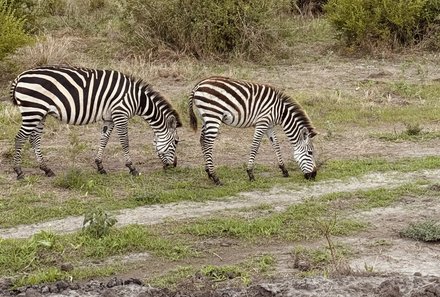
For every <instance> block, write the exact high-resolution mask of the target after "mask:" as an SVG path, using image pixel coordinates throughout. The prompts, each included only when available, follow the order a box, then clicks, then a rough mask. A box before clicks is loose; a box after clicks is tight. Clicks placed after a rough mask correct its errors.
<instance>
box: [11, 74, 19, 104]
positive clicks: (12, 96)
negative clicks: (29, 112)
mask: <svg viewBox="0 0 440 297" xmlns="http://www.w3.org/2000/svg"><path fill="white" fill-rule="evenodd" d="M17 83H18V77H17V78H16V79H14V81H13V82H12V84H11V88H10V89H9V94H10V95H11V99H12V103H13V104H14V105H19V104H18V101H17V98H16V97H15V88H16V87H17Z"/></svg>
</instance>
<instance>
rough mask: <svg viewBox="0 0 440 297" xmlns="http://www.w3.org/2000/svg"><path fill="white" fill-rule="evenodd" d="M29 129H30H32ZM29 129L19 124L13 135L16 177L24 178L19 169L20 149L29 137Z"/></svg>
mask: <svg viewBox="0 0 440 297" xmlns="http://www.w3.org/2000/svg"><path fill="white" fill-rule="evenodd" d="M30 131H32V129H31V130H30ZM30 131H29V130H27V129H25V127H24V126H21V128H20V130H19V131H18V133H17V135H16V136H15V154H14V171H15V173H16V174H17V179H23V178H24V173H23V171H22V170H21V150H22V149H23V145H24V143H25V142H26V140H27V139H28V138H29V134H30V133H31V132H30Z"/></svg>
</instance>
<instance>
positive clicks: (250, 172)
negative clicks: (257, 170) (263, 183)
mask: <svg viewBox="0 0 440 297" xmlns="http://www.w3.org/2000/svg"><path fill="white" fill-rule="evenodd" d="M246 171H247V174H248V176H249V180H250V181H251V182H252V181H255V176H254V171H253V170H251V169H248V170H246Z"/></svg>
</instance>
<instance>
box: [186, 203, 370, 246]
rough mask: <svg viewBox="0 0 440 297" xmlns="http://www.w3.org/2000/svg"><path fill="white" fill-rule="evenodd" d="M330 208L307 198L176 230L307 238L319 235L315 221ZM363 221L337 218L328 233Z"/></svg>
mask: <svg viewBox="0 0 440 297" xmlns="http://www.w3.org/2000/svg"><path fill="white" fill-rule="evenodd" d="M329 211H331V209H329V208H328V207H327V205H326V204H325V203H322V202H316V201H312V200H308V201H306V202H303V203H299V204H296V205H292V206H290V207H288V208H287V210H286V211H284V212H281V213H275V214H272V215H269V216H264V217H259V218H252V219H243V218H239V217H217V218H210V219H199V220H196V221H195V222H192V223H187V224H184V225H183V226H181V227H180V228H178V229H179V232H182V233H188V234H192V235H195V236H207V237H221V236H228V237H234V238H240V239H250V240H254V239H256V238H279V239H285V240H309V239H313V238H318V237H319V236H320V229H319V226H318V225H317V220H318V219H319V218H324V217H326V216H327V214H328V213H329ZM365 226H366V225H365V224H364V223H362V222H359V221H355V220H351V219H340V220H338V221H337V222H336V223H335V227H334V228H333V229H332V232H331V235H348V234H351V233H352V232H355V231H358V230H361V229H363V228H364V227H365Z"/></svg>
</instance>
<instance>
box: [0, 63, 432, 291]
mask: <svg viewBox="0 0 440 297" xmlns="http://www.w3.org/2000/svg"><path fill="white" fill-rule="evenodd" d="M435 60H436V57H435V56H434V57H433V56H430V57H427V58H423V57H422V58H420V59H418V60H417V61H415V62H414V60H413V58H411V59H410V60H406V58H405V57H399V59H396V60H392V59H391V60H383V59H377V60H369V59H366V60H352V59H347V60H343V59H339V60H337V61H335V60H333V59H329V61H327V62H323V63H300V64H297V65H286V66H277V67H270V68H265V67H261V68H255V69H252V73H251V74H250V75H249V76H250V78H252V79H254V80H256V81H261V82H267V83H271V84H273V85H278V86H281V87H283V88H286V89H287V90H288V91H289V92H294V91H297V90H299V91H301V90H308V91H310V90H316V92H319V91H321V90H323V89H327V90H335V91H337V90H338V89H345V90H353V92H356V88H357V87H358V84H359V83H360V82H362V81H365V80H368V79H374V80H378V81H397V80H402V79H403V80H406V81H414V82H417V83H424V82H430V81H433V80H438V79H439V78H440V75H439V74H438V71H437V69H438V65H437V64H438V63H435V62H433V61H435ZM321 62H322V61H321ZM420 69H422V75H421V74H420V71H421V70H420ZM194 83H195V80H194V81H193V80H189V79H185V78H181V77H179V79H178V80H176V79H175V78H172V77H161V78H157V79H155V80H154V85H155V87H156V88H157V89H158V90H161V92H162V93H164V94H165V95H166V96H167V97H170V98H180V97H181V96H182V94H187V93H188V92H189V90H190V89H191V87H192V86H193V85H194ZM184 116H185V115H182V117H184ZM436 124H437V123H427V127H431V128H433V129H435V126H436ZM396 127H397V128H399V124H398V123H396V125H393V126H389V127H383V129H384V131H392V130H393V129H396ZM400 128H401V127H400ZM60 129H64V128H60ZM318 130H319V127H318ZM79 131H81V140H83V141H84V142H85V143H86V144H87V145H88V147H90V148H94V147H95V144H97V142H98V137H99V136H98V135H99V127H98V125H95V126H91V127H89V128H85V129H83V130H79ZM59 132H60V131H57V132H56V133H53V134H52V135H51V136H50V138H51V141H50V144H48V143H46V144H44V139H43V147H45V151H46V152H48V155H47V157H48V159H49V160H51V164H53V165H52V167H53V168H54V170H55V171H56V172H58V171H63V170H66V166H65V164H66V163H65V162H66V160H62V159H60V156H59V153H58V152H57V149H61V148H62V147H63V146H64V145H65V143H66V133H59ZM321 132H322V134H325V133H326V131H323V129H321ZM371 132H372V131H371V130H369V129H368V128H356V127H347V129H345V130H344V131H343V132H342V133H340V135H338V136H337V137H333V138H329V139H324V137H318V139H317V141H316V147H317V148H318V150H319V153H320V155H319V156H320V158H321V159H323V160H325V159H329V158H333V159H345V158H356V157H359V158H368V157H372V156H374V157H377V156H380V157H384V158H388V159H390V160H392V159H396V158H402V157H417V156H429V155H436V154H438V147H439V145H440V140H438V139H433V140H429V141H424V142H423V143H416V142H400V143H392V142H385V141H380V140H378V139H373V138H371V137H369V134H370V133H371ZM238 136H240V137H241V138H242V139H244V140H243V141H242V142H241V143H239V144H237V143H236V142H235V139H236V138H237V137H238ZM46 137H47V136H46ZM180 137H181V139H183V140H184V141H183V142H182V143H181V145H180V146H179V152H178V153H179V166H194V167H195V166H197V167H202V166H203V159H202V155H201V152H200V149H199V146H198V134H194V132H192V131H190V130H189V129H187V128H183V129H181V131H180ZM115 138H116V137H113V138H112V140H111V142H110V143H109V150H108V151H107V153H108V155H107V156H106V159H105V166H106V167H107V169H109V170H110V171H118V170H125V169H124V168H123V161H122V160H123V158H122V154H121V152H120V149H119V144H118V143H117V140H116V139H115ZM251 139H252V130H245V131H242V130H238V129H228V128H222V133H221V136H220V138H219V139H218V141H217V143H216V146H215V155H214V156H215V159H216V160H218V161H217V164H218V165H220V164H221V165H231V164H234V165H236V164H242V163H245V162H246V161H247V154H248V150H249V147H250V143H251ZM280 139H281V146H282V150H283V155H284V156H285V158H286V159H287V156H289V157H290V156H291V148H290V147H289V144H288V143H287V142H286V140H285V139H284V140H283V138H282V137H280ZM146 140H147V142H148V141H152V135H151V131H149V130H148V128H146V129H145V131H144V132H140V131H134V130H133V131H132V130H131V131H130V141H131V147H132V148H133V150H132V152H133V156H132V157H133V159H134V160H136V161H137V163H136V164H137V166H138V167H139V169H140V170H141V171H143V172H148V171H154V170H160V167H161V165H160V162H159V160H158V159H157V158H156V157H155V156H154V155H153V154H151V155H147V156H146V155H145V147H144V146H145V141H146ZM10 145H11V142H6V141H3V142H2V143H1V146H0V155H1V156H2V157H1V159H0V166H1V168H2V170H3V171H5V172H6V173H7V174H8V177H10V181H11V182H14V180H15V176H14V175H13V173H12V170H11V169H10V168H11V166H10V158H8V157H5V156H7V155H8V152H9V151H10V147H9V146H10ZM112 148H113V149H112ZM136 148H137V149H136ZM91 151H92V149H90V150H86V151H85V152H81V153H80V154H79V155H78V156H77V163H78V164H79V165H81V166H86V167H87V166H92V163H93V153H92V152H91ZM54 160H56V161H54ZM141 160H142V161H141ZM63 161H64V163H63ZM257 163H261V164H267V165H273V166H276V159H275V156H274V154H273V152H272V148H271V147H270V145H269V144H268V143H267V142H265V143H263V145H262V147H261V149H260V152H259V155H258V157H257ZM36 172H37V169H35V168H33V169H29V168H26V169H25V173H26V174H36ZM439 176H440V169H439V170H426V171H419V172H410V173H401V172H388V173H373V174H368V175H365V176H363V177H360V178H352V179H349V180H344V181H341V180H331V181H325V182H320V181H319V179H318V181H317V182H314V183H312V184H309V185H307V186H305V187H303V188H300V189H283V188H280V187H277V186H276V185H275V186H274V188H273V189H272V190H271V191H269V192H250V193H241V194H240V195H239V197H234V198H230V199H228V200H225V201H213V202H206V203H189V202H183V203H176V204H170V205H153V206H146V207H139V208H136V209H130V210H121V211H119V212H118V214H117V217H116V218H117V220H118V224H119V226H122V225H125V224H133V223H137V224H148V225H153V224H159V223H162V222H164V221H169V220H186V219H190V218H195V217H203V216H209V215H213V214H222V213H228V212H231V211H237V210H238V209H241V208H243V207H252V206H258V205H261V204H262V203H265V204H270V205H273V206H274V207H275V209H276V210H278V211H281V210H283V209H285V208H286V207H287V206H289V205H292V204H295V203H298V202H301V201H303V200H304V199H306V198H313V197H319V196H320V195H324V194H328V193H332V192H341V191H347V192H349V191H356V190H360V189H372V188H393V187H397V186H399V185H402V184H405V183H408V182H411V181H414V180H416V179H425V180H429V181H431V182H432V183H435V182H437V180H439ZM439 213H440V202H439V199H438V197H404V199H401V200H400V202H398V203H395V204H393V205H392V206H390V207H385V208H375V209H373V210H371V211H365V212H360V213H358V214H356V215H355V216H356V217H358V218H361V219H362V220H365V221H367V222H370V223H371V225H370V227H369V228H368V230H366V231H364V232H362V233H361V234H357V235H355V236H348V237H341V238H337V239H336V240H337V241H338V242H341V243H343V244H346V245H348V246H349V247H351V249H352V250H354V251H356V253H355V254H354V255H351V256H350V257H349V260H348V263H347V265H348V267H350V269H349V273H346V274H344V273H342V274H340V275H332V276H331V277H305V278H298V277H297V275H298V268H295V267H294V265H293V258H292V253H291V251H292V250H293V249H294V248H295V246H296V245H299V244H301V245H306V246H307V245H309V246H311V247H312V246H314V247H316V246H324V245H325V243H324V242H319V241H317V242H313V243H310V242H309V243H297V244H296V245H293V244H286V243H277V242H260V243H257V244H255V245H249V246H244V247H243V246H236V245H235V244H234V242H233V240H227V239H213V240H212V241H208V240H207V241H206V242H205V243H203V244H204V248H205V249H206V250H207V251H209V252H207V254H210V255H211V256H204V257H202V258H197V259H192V260H185V261H180V262H178V263H176V262H173V263H168V262H167V261H162V260H157V259H154V258H153V257H150V256H149V255H148V254H141V255H129V256H127V257H126V261H127V262H128V263H129V262H133V261H138V262H141V263H143V264H142V265H141V267H140V268H138V269H137V270H136V271H132V272H130V273H124V274H121V275H117V276H114V277H111V278H99V279H95V280H90V281H87V282H83V283H67V282H58V283H55V284H46V285H40V286H33V287H28V288H21V289H18V290H16V291H10V290H8V287H9V284H8V279H3V280H2V281H1V282H0V296H9V295H17V294H18V295H19V296H41V295H44V296H70V297H73V296H90V297H91V296H133V297H141V296H142V297H143V296H152V297H153V296H154V297H156V296H176V297H177V296H237V297H238V296H240V297H241V296H353V297H355V296H390V297H391V296H412V297H416V296H417V297H418V296H440V245H439V244H438V243H431V244H429V243H423V242H416V241H412V240H408V239H403V238H400V237H399V235H398V231H399V230H401V229H402V228H403V227H404V226H407V225H408V224H409V223H410V222H414V221H417V220H420V219H424V218H433V217H436V216H438V214H439ZM81 221H82V218H79V217H68V218H64V219H61V220H55V221H50V222H43V223H39V224H33V225H26V226H17V227H14V228H8V229H5V228H2V229H0V237H2V238H18V237H29V236H31V235H32V234H34V233H36V232H38V231H39V230H52V231H55V232H61V233H62V232H72V231H75V230H76V228H77V227H78V226H81ZM261 253H270V254H272V255H274V256H275V257H276V259H277V267H276V271H275V272H274V273H273V276H271V277H261V279H254V280H252V284H251V285H250V286H244V285H243V284H241V283H237V282H235V281H234V280H232V281H229V282H223V283H220V284H219V283H213V282H211V281H210V280H208V279H206V278H203V277H201V276H194V277H193V278H192V279H190V280H188V281H186V282H185V283H182V284H180V285H179V286H178V287H177V288H174V289H159V288H152V287H150V286H149V285H148V284H144V283H142V281H141V280H142V279H145V278H146V277H147V276H148V275H150V274H154V273H156V274H157V273H159V272H161V271H162V272H164V271H166V270H168V269H172V268H175V267H176V266H177V265H194V266H196V267H198V266H202V265H207V264H213V265H226V264H234V263H237V262H240V261H241V260H242V259H246V258H248V257H250V256H255V255H259V254H261ZM109 261H111V259H110V260H109Z"/></svg>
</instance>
